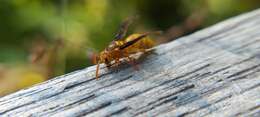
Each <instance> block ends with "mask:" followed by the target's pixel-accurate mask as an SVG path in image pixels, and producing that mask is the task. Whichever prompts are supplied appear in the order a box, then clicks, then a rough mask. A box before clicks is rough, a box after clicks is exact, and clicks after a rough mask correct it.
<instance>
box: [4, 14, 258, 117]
mask: <svg viewBox="0 0 260 117" xmlns="http://www.w3.org/2000/svg"><path fill="white" fill-rule="evenodd" d="M139 65H140V68H141V70H139V71H135V70H133V68H132V67H129V66H128V65H124V66H122V68H121V69H120V71H119V72H113V71H107V70H106V69H105V68H102V70H101V74H102V76H101V78H100V80H95V75H94V74H95V66H92V67H89V68H86V69H83V70H79V71H76V72H73V73H70V74H67V75H64V76H60V77H57V78H54V79H52V80H49V81H47V82H44V83H41V84H39V85H36V86H34V87H31V88H28V89H25V90H21V91H19V92H17V93H14V94H11V95H8V96H5V97H2V98H0V114H1V116H12V117H13V116H21V115H22V116H57V117H60V116H68V117H71V116H93V117H96V116H260V93H259V92H260V10H255V11H253V12H250V13H247V14H243V15H240V16H238V17H235V18H231V19H229V20H227V21H224V22H221V23H219V24H217V25H214V26H212V27H209V28H206V29H204V30H202V31H199V32H196V33H194V34H192V35H189V36H186V37H182V38H180V39H178V40H176V41H173V42H171V43H167V44H163V45H160V46H158V47H155V48H154V53H152V54H150V55H148V56H147V57H146V58H145V59H144V61H141V62H140V64H139ZM103 67H104V66H103Z"/></svg>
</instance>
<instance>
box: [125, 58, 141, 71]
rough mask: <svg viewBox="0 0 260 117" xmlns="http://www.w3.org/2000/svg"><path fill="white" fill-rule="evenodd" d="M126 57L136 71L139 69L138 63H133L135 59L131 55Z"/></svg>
mask: <svg viewBox="0 0 260 117" xmlns="http://www.w3.org/2000/svg"><path fill="white" fill-rule="evenodd" d="M127 58H128V61H129V63H130V64H131V65H132V66H133V67H134V69H135V70H136V71H138V70H139V67H138V65H137V64H136V63H135V59H134V58H132V57H130V56H128V57H127Z"/></svg>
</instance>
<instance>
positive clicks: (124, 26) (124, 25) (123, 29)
mask: <svg viewBox="0 0 260 117" xmlns="http://www.w3.org/2000/svg"><path fill="white" fill-rule="evenodd" d="M134 19H135V17H129V18H127V19H126V20H124V21H123V22H122V23H121V24H120V27H119V30H118V32H117V34H116V36H115V38H114V41H117V40H120V39H123V38H124V37H125V35H126V33H127V30H128V27H129V25H130V24H131V23H132V22H133V20H134Z"/></svg>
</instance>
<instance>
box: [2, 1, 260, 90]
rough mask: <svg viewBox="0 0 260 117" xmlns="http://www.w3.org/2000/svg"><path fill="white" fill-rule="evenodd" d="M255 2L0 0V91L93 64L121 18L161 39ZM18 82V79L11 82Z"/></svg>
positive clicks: (253, 5) (205, 24)
mask: <svg viewBox="0 0 260 117" xmlns="http://www.w3.org/2000/svg"><path fill="white" fill-rule="evenodd" d="M259 6H260V1H259V0H179V1H177V0H128V1H126V0H125V1H123V0H1V1H0V39H1V43H0V89H1V90H0V95H5V94H8V93H10V92H13V91H15V90H19V89H21V88H24V87H28V86H30V85H33V84H35V83H38V82H42V81H44V80H47V79H49V78H52V77H54V76H57V75H61V74H64V73H68V72H71V71H74V70H77V69H82V68H85V67H87V66H89V65H91V62H90V59H89V56H88V50H92V51H96V52H99V51H101V50H102V49H103V48H104V47H105V46H106V45H107V44H108V43H109V42H110V41H111V40H112V39H113V37H114V35H115V33H116V32H117V28H118V27H119V24H120V22H121V21H122V20H124V19H126V18H127V17H129V16H135V15H137V16H138V20H137V21H136V22H134V24H133V25H132V26H131V30H130V33H133V32H138V31H141V32H142V31H151V30H162V31H164V32H165V33H164V34H163V35H162V36H161V37H160V38H158V39H156V41H157V42H158V43H164V42H168V41H171V40H174V39H175V38H177V37H180V36H183V35H186V34H189V33H192V32H194V31H196V30H198V29H201V28H204V27H208V26H210V25H212V24H215V23H217V22H219V21H221V20H224V19H226V18H229V17H232V16H235V15H238V14H241V13H243V12H247V11H251V10H253V9H256V8H258V7H259ZM14 81H16V82H14Z"/></svg>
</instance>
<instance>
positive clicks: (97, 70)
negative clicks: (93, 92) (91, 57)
mask: <svg viewBox="0 0 260 117" xmlns="http://www.w3.org/2000/svg"><path fill="white" fill-rule="evenodd" d="M99 64H100V63H98V64H97V68H96V80H98V73H99Z"/></svg>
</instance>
